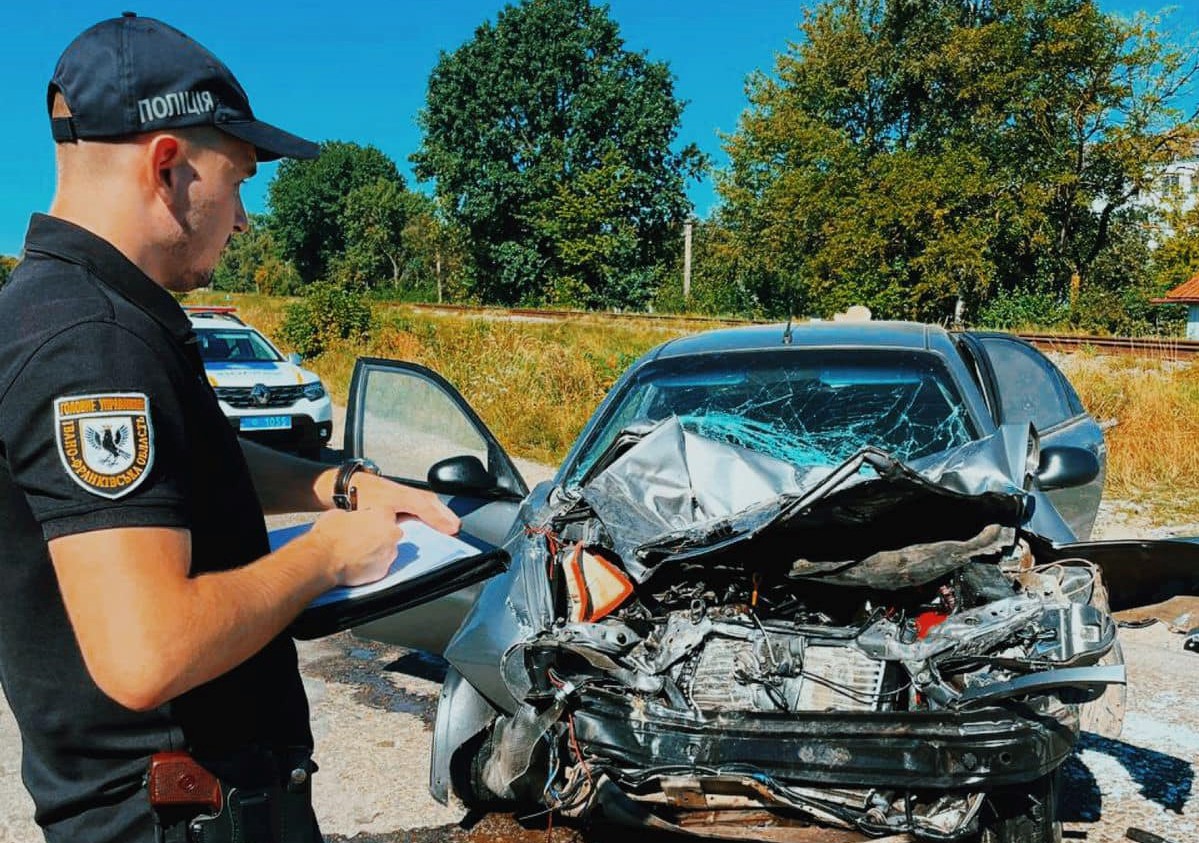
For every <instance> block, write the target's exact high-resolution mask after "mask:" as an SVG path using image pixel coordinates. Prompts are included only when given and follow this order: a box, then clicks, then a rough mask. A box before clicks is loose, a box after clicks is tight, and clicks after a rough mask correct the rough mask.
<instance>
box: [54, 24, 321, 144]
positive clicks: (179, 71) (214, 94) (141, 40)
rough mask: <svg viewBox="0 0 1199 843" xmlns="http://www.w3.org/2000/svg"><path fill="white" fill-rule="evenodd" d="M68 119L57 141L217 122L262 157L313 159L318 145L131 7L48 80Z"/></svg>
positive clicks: (83, 40)
mask: <svg viewBox="0 0 1199 843" xmlns="http://www.w3.org/2000/svg"><path fill="white" fill-rule="evenodd" d="M56 91H58V92H61V93H62V95H63V99H65V100H66V104H67V108H68V110H69V111H70V112H71V116H70V117H53V115H52V116H51V119H50V127H51V131H52V132H53V134H54V139H55V140H56V141H59V142H64V141H73V140H76V139H80V138H119V137H122V136H127V135H135V134H141V133H143V132H158V131H167V130H170V129H183V128H187V127H190V126H212V127H214V128H216V129H220V130H221V131H222V132H226V133H227V134H230V135H233V136H234V137H235V138H240V139H241V140H243V141H246V142H247V143H252V144H253V145H254V146H255V148H256V149H257V150H258V160H259V161H273V160H275V159H276V158H315V157H316V155H317V152H318V151H319V147H318V146H317V145H316V144H314V143H312V142H311V141H307V140H304V139H303V138H300V137H297V136H295V135H293V134H291V133H289V132H285V131H283V130H282V129H278V128H276V127H274V126H272V125H270V124H269V123H264V122H262V121H261V120H258V119H256V118H255V117H254V112H253V111H251V110H250V100H249V98H248V97H247V96H246V92H245V90H243V89H242V86H241V85H240V84H238V81H237V79H235V78H234V77H233V74H232V73H231V72H230V71H229V68H227V67H226V66H225V65H224V63H223V62H221V60H220V59H218V58H217V57H216V56H214V55H213V54H212V53H210V52H209V51H208V50H206V49H205V48H204V47H203V46H201V45H200V44H198V43H197V42H195V41H193V40H192V39H191V38H189V37H187V36H186V35H184V34H183V33H182V32H180V31H179V30H177V29H175V28H173V27H170V26H167V25H166V24H165V23H163V22H162V21H158V20H154V19H153V18H141V17H138V16H137V15H135V14H133V13H132V12H126V13H125V14H124V15H122V16H121V17H119V18H113V19H112V20H106V21H102V22H100V23H98V24H96V25H95V26H93V27H91V28H90V29H87V30H85V31H84V32H83V33H82V34H80V35H79V37H77V38H76V39H75V40H74V41H72V42H71V43H70V45H68V46H67V49H66V50H65V51H64V52H63V54H62V57H61V58H59V60H58V66H57V67H56V68H55V69H54V77H53V78H52V79H51V80H50V90H49V94H48V96H47V105H48V106H52V105H53V102H54V94H55V92H56Z"/></svg>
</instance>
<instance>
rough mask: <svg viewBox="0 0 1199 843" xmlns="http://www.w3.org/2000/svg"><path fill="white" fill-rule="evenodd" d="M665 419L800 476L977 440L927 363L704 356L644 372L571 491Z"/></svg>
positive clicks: (832, 355)
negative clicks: (856, 459) (861, 455)
mask: <svg viewBox="0 0 1199 843" xmlns="http://www.w3.org/2000/svg"><path fill="white" fill-rule="evenodd" d="M670 416H676V417H677V418H678V419H679V421H680V423H681V424H682V425H683V427H684V428H685V429H687V430H690V431H692V432H694V433H697V434H699V435H701V436H704V437H707V438H710V439H715V440H717V441H720V442H725V443H728V444H730V445H736V446H739V447H742V448H747V449H749V450H752V451H756V452H758V453H763V454H768V455H770V456H772V457H777V458H779V459H782V460H785V461H787V462H789V463H792V464H794V465H798V466H805V467H806V466H835V465H839V464H841V463H842V462H844V461H845V460H847V459H848V458H850V457H851V456H853V454H854V453H855V452H857V450H858V449H859V448H862V447H864V446H867V445H870V446H874V447H877V448H880V449H882V450H884V451H886V452H887V453H889V454H891V455H892V456H893V457H895V458H896V459H899V460H901V461H903V462H910V461H911V460H915V459H919V458H920V457H923V456H927V455H929V454H933V453H937V452H939V451H943V450H946V449H948V448H954V447H958V446H960V445H964V444H965V443H967V442H969V441H971V440H972V439H975V438H977V436H976V431H975V427H974V425H973V422H972V421H971V419H970V414H969V412H968V410H967V409H966V406H965V404H964V402H963V401H962V399H961V396H960V395H959V393H958V391H957V389H956V387H955V385H954V383H953V380H952V378H951V376H950V375H949V373H948V371H947V370H946V368H945V366H944V364H943V363H942V362H941V360H940V358H938V357H937V356H936V355H934V354H930V353H925V352H908V351H886V352H879V351H865V350H862V351H858V350H850V351H828V350H799V349H796V350H787V351H779V352H769V353H763V352H754V353H745V352H740V353H728V354H721V355H703V356H696V357H686V358H678V359H674V360H669V359H668V360H663V361H658V362H655V363H652V364H649V365H647V366H645V367H644V368H643V369H642V370H641V372H640V373H638V375H637V376H636V377H635V378H634V379H633V380H632V381H631V382H630V383H629V385H628V387H627V388H626V391H625V394H624V396H623V398H622V400H620V401H618V402H617V403H616V404H615V405H614V406H613V409H612V410H611V411H610V412H609V413H608V414H607V419H606V421H605V423H604V425H603V426H602V427H601V428H600V430H599V431H598V433H597V435H596V436H594V437H592V439H591V445H590V447H589V448H588V449H587V451H586V453H585V454H583V455H582V456H581V457H580V459H579V460H578V462H577V463H576V467H575V469H574V470H573V471H572V472H571V477H570V480H569V482H577V481H578V480H579V478H581V477H582V476H583V475H584V474H585V473H586V471H587V469H588V468H589V467H590V466H591V465H592V463H594V462H595V460H596V459H597V458H598V457H599V455H600V454H601V453H602V452H603V451H604V449H605V448H606V447H607V446H608V445H609V444H610V443H611V442H612V441H613V440H614V439H615V438H616V436H617V435H618V434H619V433H620V431H621V430H622V429H625V428H627V427H632V426H635V425H639V424H642V423H646V422H657V421H661V420H662V419H664V418H667V417H670Z"/></svg>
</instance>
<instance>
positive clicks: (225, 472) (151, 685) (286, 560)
mask: <svg viewBox="0 0 1199 843" xmlns="http://www.w3.org/2000/svg"><path fill="white" fill-rule="evenodd" d="M48 105H49V108H50V111H51V125H52V131H53V136H54V139H55V141H56V142H57V146H56V163H57V168H58V184H57V190H56V195H55V198H54V202H53V205H52V207H51V209H50V212H49V214H48V215H40V214H38V215H34V217H33V219H32V221H31V223H30V226H29V232H28V235H27V239H26V241H25V250H24V259H23V261H22V262H21V264H20V265H19V266H18V267H17V268H16V269H15V270H14V272H13V273H12V277H11V279H10V281H9V283H8V284H7V285H6V286H5V288H4V289H3V291H2V292H0V577H2V581H0V681H2V683H3V687H4V691H5V693H6V695H7V697H8V700H9V703H10V705H11V707H12V710H13V712H14V714H15V715H16V718H17V721H18V723H19V725H20V728H21V735H22V741H23V763H22V775H23V778H24V781H25V784H26V786H27V787H28V789H29V792H30V793H31V794H32V796H33V799H34V803H35V805H36V820H37V822H38V823H39V824H40V825H41V826H42V827H43V829H44V831H45V835H46V838H47V840H51V841H72V843H81V841H90V843H96V842H97V841H117V840H120V841H145V843H151V841H155V840H156V839H157V840H163V839H165V840H168V841H169V840H183V839H185V835H186V834H188V833H189V832H188V831H187V828H188V826H189V824H191V823H192V822H193V820H194V818H195V815H196V814H197V813H198V812H201V809H199V808H195V809H193V808H189V807H188V806H187V804H186V799H183V800H182V801H181V802H179V803H175V809H174V810H167V811H156V810H154V809H153V808H152V807H151V804H150V798H149V795H148V793H147V786H146V772H147V764H148V763H149V761H150V759H151V757H152V756H155V755H156V754H157V753H162V752H164V751H171V750H182V751H186V752H187V753H189V754H190V758H191V759H194V760H195V761H196V762H198V764H199V767H198V768H197V770H198V772H199V773H201V774H203V773H205V771H210V772H212V773H215V774H216V775H217V776H219V777H221V778H223V779H224V780H225V789H224V792H225V794H226V796H227V795H228V794H229V793H230V792H231V787H234V788H240V791H239V796H240V799H241V802H240V803H239V804H240V808H239V810H242V811H243V812H244V813H243V815H239V816H240V819H239V820H238V821H239V822H240V823H241V824H242V825H241V827H240V831H239V832H238V833H239V834H241V835H242V836H243V837H244V838H245V839H258V840H267V839H285V840H288V841H292V840H295V841H308V840H317V839H319V837H318V834H319V833H318V831H317V829H316V824H315V821H314V820H313V819H312V816H311V809H310V807H308V805H307V803H305V804H304V805H303V807H302V808H297V807H296V804H295V801H294V799H293V800H292V801H291V802H288V803H287V804H286V805H283V806H282V807H280V806H279V805H273V804H271V802H270V798H271V796H272V794H274V795H277V794H278V792H280V791H281V790H282V791H286V792H288V793H291V794H293V795H294V794H295V793H296V792H300V793H301V794H303V795H305V796H306V780H307V773H309V772H311V770H312V769H313V768H312V765H311V764H309V763H308V762H306V761H304V760H303V758H304V756H305V755H306V754H307V751H308V750H310V749H311V746H312V735H311V733H310V730H309V725H308V708H307V701H306V699H305V696H304V691H303V687H302V685H301V681H300V676H299V673H298V671H297V667H296V652H295V648H294V645H293V644H292V642H291V639H290V638H288V637H287V636H286V635H285V634H284V630H285V628H286V627H287V626H288V624H289V623H290V622H291V621H292V620H293V619H294V618H295V616H296V615H297V614H298V613H299V612H300V610H301V609H302V608H303V607H304V606H305V605H306V604H307V603H308V602H310V601H311V600H312V599H313V598H314V597H316V596H317V595H318V594H320V593H321V592H322V591H324V590H325V589H328V588H330V587H332V586H335V585H339V584H357V583H363V582H369V581H371V580H373V579H377V578H378V577H379V576H381V575H382V574H383V573H384V572H385V571H386V568H387V565H388V563H389V562H390V560H391V559H392V558H393V555H394V548H395V543H396V541H397V539H398V538H399V537H400V535H401V530H400V528H399V527H397V524H396V514H397V513H408V514H412V515H416V516H417V517H420V518H422V519H424V520H425V521H427V522H428V523H429V524H431V525H433V526H434V527H436V528H438V529H440V530H442V531H444V532H448V533H453V532H455V531H456V530H457V528H458V521H457V518H456V517H455V516H454V515H453V513H451V512H450V511H449V510H448V509H447V508H445V507H444V506H443V505H442V504H441V503H440V502H438V501H437V499H436V498H435V497H434V496H432V495H430V494H428V493H426V492H422V491H419V490H415V489H411V488H407V487H403V486H400V485H397V484H394V483H391V482H389V481H387V480H385V479H383V478H381V477H378V476H375V475H371V474H368V473H366V472H362V471H359V472H357V473H355V469H356V468H358V466H357V465H356V464H353V465H349V466H347V467H344V468H343V469H342V470H340V471H339V470H337V469H329V470H323V468H322V467H321V466H318V465H316V464H314V463H308V462H305V461H303V460H300V459H297V458H293V457H289V456H285V455H281V454H277V453H275V452H272V451H269V450H267V449H264V448H261V447H256V446H254V445H252V444H251V443H248V442H240V443H239V441H238V439H237V437H236V436H235V435H234V434H233V432H232V430H231V428H230V425H229V424H228V422H227V421H226V420H225V418H224V417H223V416H222V414H221V411H220V409H219V407H218V405H217V402H216V399H215V397H214V395H213V393H212V390H211V388H210V387H209V386H208V384H207V381H206V378H205V375H204V370H203V367H202V364H201V361H200V358H199V355H198V354H197V350H196V344H195V337H194V335H193V334H192V332H191V330H190V327H189V322H188V319H187V318H186V316H185V315H184V313H183V312H182V310H181V309H180V307H179V306H178V304H177V303H176V302H175V300H174V298H173V297H172V296H171V292H185V291H187V290H190V289H194V288H196V287H199V286H201V285H204V284H206V283H207V282H208V280H209V278H210V276H211V273H212V271H213V269H214V267H215V265H216V262H217V259H218V257H219V256H220V253H221V249H222V247H223V246H224V245H225V243H226V242H227V241H228V239H229V237H230V236H231V235H233V234H235V233H236V232H240V231H244V230H245V229H246V227H247V221H246V214H245V210H244V208H243V207H242V203H241V199H240V197H239V193H238V191H239V188H240V186H241V184H242V182H243V181H244V180H245V179H247V178H249V177H250V176H252V175H253V174H254V170H255V165H256V162H257V161H263V160H271V159H274V158H279V157H284V156H290V157H295V158H308V157H312V156H314V155H315V154H316V152H317V147H316V146H315V145H313V144H312V143H310V142H308V141H305V140H302V139H300V138H298V137H296V136H294V135H291V134H288V133H286V132H283V131H281V130H279V129H277V128H275V127H273V126H270V125H268V124H266V123H264V122H262V121H260V120H258V119H257V118H256V117H255V115H254V114H253V112H252V111H251V110H250V104H249V101H248V100H247V98H246V94H245V92H244V91H243V89H242V87H241V86H240V85H239V84H238V82H237V80H236V79H234V77H233V75H232V74H231V73H230V71H229V70H228V68H226V67H225V66H224V65H223V64H222V63H221V62H220V61H219V60H217V59H216V57H215V56H213V55H212V54H211V53H209V52H208V51H207V50H206V49H204V48H203V47H202V46H200V45H199V44H197V43H196V42H195V41H192V40H191V39H190V38H188V37H187V36H185V35H184V34H182V33H180V32H178V31H177V30H175V29H172V28H171V27H169V26H167V25H165V24H163V23H161V22H159V21H155V20H151V19H148V18H139V17H136V16H133V15H129V14H127V15H126V16H124V17H121V18H117V19H115V20H108V21H104V22H102V23H100V24H97V25H96V26H94V27H92V28H91V29H88V30H87V31H85V32H84V33H82V34H81V35H80V36H79V37H78V38H76V39H75V41H73V42H72V43H71V44H70V46H68V47H67V49H66V52H64V53H63V55H62V58H61V59H60V60H59V63H58V66H57V68H56V70H55V72H54V76H53V79H52V80H51V82H50V86H49V95H48ZM351 481H352V483H353V485H354V486H355V487H356V489H357V501H358V509H357V510H355V511H343V510H339V509H332V508H331V507H332V506H333V502H334V495H335V493H339V494H340V499H341V500H345V498H346V495H345V492H346V491H347V490H346V488H345V486H346V485H347V483H349V482H351ZM335 486H338V487H339V488H335ZM317 509H329V511H328V512H326V513H324V514H322V515H321V516H320V517H319V518H318V519H317V521H316V523H315V526H314V527H313V529H312V530H311V531H310V532H309V533H307V534H306V535H305V536H303V537H301V538H299V539H297V540H295V541H293V542H292V543H290V544H288V545H286V546H285V547H283V548H282V549H280V550H278V551H276V552H274V553H271V552H270V551H269V547H268V543H267V536H266V531H265V527H264V524H263V518H262V514H263V512H264V511H274V512H279V511H295V510H317ZM189 763H190V761H189ZM171 769H176V768H171ZM202 778H203V777H202V776H201V779H202ZM197 781H201V780H200V779H197V778H196V776H194V775H192V774H190V773H188V774H186V775H183V774H180V775H178V776H176V777H175V778H173V779H170V780H169V781H167V782H166V785H167V790H168V791H169V789H170V787H174V786H178V788H179V789H181V792H182V793H183V795H184V796H186V795H187V793H190V792H191V791H194V790H195V789H196V783H197ZM172 783H173V784H172ZM159 784H161V783H159ZM201 784H203V781H201ZM151 785H152V788H151V789H153V786H154V782H151ZM255 788H257V790H256V789H255ZM160 789H161V788H160ZM164 793H165V795H164ZM156 795H157V796H158V797H160V798H167V797H170V796H171V795H172V794H171V793H170V792H157V791H156ZM175 795H179V794H175ZM201 801H202V800H201ZM264 806H265V807H264ZM232 807H238V806H232ZM231 810H232V808H231V806H230V805H228V804H226V805H223V806H214V805H208V806H206V807H204V808H203V809H202V811H203V812H207V814H211V813H214V812H216V811H223V812H225V815H226V816H227V815H228V814H229V812H230V811H231ZM196 827H197V828H199V826H196ZM200 830H201V831H202V830H203V829H200ZM226 831H227V829H226ZM207 839H211V836H210V837H209V838H207Z"/></svg>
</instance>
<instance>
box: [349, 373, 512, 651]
mask: <svg viewBox="0 0 1199 843" xmlns="http://www.w3.org/2000/svg"><path fill="white" fill-rule="evenodd" d="M345 453H346V456H347V457H365V458H366V459H369V460H373V461H374V462H375V463H376V464H377V465H378V466H379V468H380V469H381V471H382V472H383V474H384V475H386V476H387V477H390V478H392V479H394V480H399V481H401V482H403V483H406V484H409V485H412V486H418V487H420V488H425V489H431V490H433V491H434V492H437V493H438V497H440V498H441V499H442V500H443V501H445V503H446V504H447V505H448V506H449V507H450V508H451V509H452V510H454V512H455V513H456V514H457V515H458V516H459V517H460V518H461V519H462V532H463V534H464V537H465V538H468V539H469V540H471V541H474V540H478V541H477V543H478V544H479V545H480V546H484V547H485V546H498V545H500V544H502V543H503V541H504V539H505V537H506V536H507V535H508V532H509V530H510V529H511V527H512V524H513V522H514V521H515V519H516V513H517V511H518V509H519V507H520V502H521V501H522V500H523V499H524V497H525V496H526V495H527V494H528V491H529V490H528V487H527V486H526V485H525V481H524V479H523V478H522V477H521V475H520V473H519V472H518V471H517V469H516V466H515V465H513V463H512V461H511V460H510V459H509V458H508V455H507V454H506V453H505V452H504V450H503V448H501V447H500V444H499V442H498V441H497V440H496V438H495V436H494V435H492V433H491V431H490V430H488V429H487V426H486V425H485V424H484V423H483V420H482V419H480V418H479V416H478V415H477V414H476V413H475V411H474V410H472V409H471V407H470V406H469V405H468V404H467V403H466V401H465V400H464V399H463V398H462V396H461V395H460V394H459V393H458V390H456V389H455V388H454V387H453V386H452V385H451V384H450V383H449V382H448V381H446V380H445V378H443V377H441V376H440V375H438V374H437V373H436V372H433V371H431V370H429V369H427V368H425V367H423V366H418V365H416V364H413V363H401V362H397V361H394V360H383V359H378V358H361V359H359V360H358V362H357V364H356V365H355V367H354V377H353V380H352V381H351V383H350V397H349V401H348V403H347V405H346V423H345ZM472 469H473V470H472ZM478 563H479V564H478V565H476V566H474V567H472V566H470V565H469V564H467V563H465V562H464V561H463V560H459V561H457V562H452V563H447V564H446V565H445V566H444V571H431V572H430V573H429V574H427V575H424V576H422V578H421V582H420V583H419V588H418V589H417V590H416V592H415V593H412V594H410V595H407V596H406V598H405V601H404V603H403V608H401V609H399V610H397V611H396V612H394V613H392V614H388V615H386V616H384V617H377V613H376V617H377V619H373V620H371V621H370V622H369V623H364V624H362V625H358V626H355V627H354V633H355V634H356V635H360V636H362V637H364V638H370V639H374V640H377V641H383V642H385V643H389V644H398V645H401V646H404V647H409V648H413V649H419V650H425V651H428V652H432V653H441V651H442V650H443V648H444V647H445V644H446V642H448V641H449V639H450V637H451V636H452V635H453V634H454V632H455V631H456V630H457V629H458V626H459V625H460V624H461V622H462V619H463V618H464V617H465V615H466V613H467V611H468V610H469V609H470V607H471V606H472V605H473V604H474V601H475V598H476V597H477V596H478V593H479V589H480V588H481V585H482V582H483V581H484V580H486V579H488V578H490V577H491V576H494V575H495V574H496V573H498V572H499V571H500V570H502V568H503V566H502V564H499V565H497V560H496V558H495V555H494V554H486V553H484V554H480V556H479V557H478ZM439 574H442V575H440V576H439Z"/></svg>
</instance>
